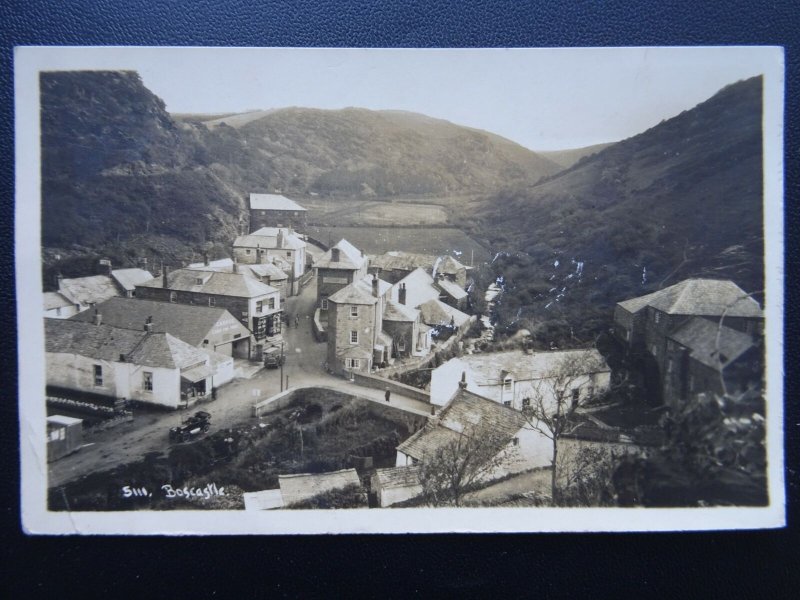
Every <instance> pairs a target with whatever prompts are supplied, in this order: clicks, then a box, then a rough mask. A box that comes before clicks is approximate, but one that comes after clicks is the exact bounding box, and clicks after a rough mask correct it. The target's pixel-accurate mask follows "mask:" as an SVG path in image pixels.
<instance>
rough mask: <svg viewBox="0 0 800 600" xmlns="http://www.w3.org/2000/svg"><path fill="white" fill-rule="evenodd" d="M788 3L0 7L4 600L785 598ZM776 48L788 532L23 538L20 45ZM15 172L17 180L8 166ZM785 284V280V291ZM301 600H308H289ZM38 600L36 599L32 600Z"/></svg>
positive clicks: (790, 171)
mask: <svg viewBox="0 0 800 600" xmlns="http://www.w3.org/2000/svg"><path fill="white" fill-rule="evenodd" d="M799 12H800V10H798V5H797V2H796V1H787V0H778V1H773V2H753V1H752V0H749V1H746V0H733V1H727V2H721V1H717V0H714V1H711V2H709V1H702V0H689V1H687V0H681V1H674V0H665V1H661V2H655V1H654V2H631V1H624V0H612V1H603V0H595V1H589V0H581V1H577V0H573V1H560V2H559V1H556V0H551V1H549V2H514V1H494V2H487V1H483V2H481V1H477V0H466V1H463V2H456V1H453V2H437V1H432V0H427V1H425V0H416V1H407V2H401V1H396V2H367V1H364V0H349V1H332V0H312V1H309V2H292V1H283V2H256V1H252V0H248V1H242V0H228V1H218V2H214V1H211V0H205V1H201V2H188V1H185V0H177V1H172V2H153V1H148V0H127V1H122V0H106V1H99V0H98V1H89V0H83V1H74V2H69V1H68V0H53V1H49V2H47V1H41V0H34V1H30V0H29V1H25V2H22V1H18V0H12V1H10V2H9V1H8V0H5V1H3V2H2V4H1V5H0V35H1V36H2V45H1V47H0V142H1V143H2V146H1V147H0V193H1V194H2V196H1V198H2V202H0V211H2V212H1V213H0V244H2V250H1V251H0V257H1V258H2V262H0V269H1V270H2V271H1V274H2V278H3V279H2V281H3V285H2V286H0V306H2V318H3V323H4V324H5V328H4V329H3V331H4V332H5V333H6V335H5V339H6V343H5V344H4V345H3V346H2V351H1V352H0V358H2V364H1V365H0V367H2V373H3V383H4V389H3V390H2V392H3V393H2V394H0V418H1V419H2V426H3V429H2V435H0V440H1V441H2V453H0V461H2V462H0V465H2V468H3V472H4V473H6V474H7V477H6V479H5V485H3V486H0V489H2V502H1V503H0V511H2V513H3V516H4V517H5V519H4V524H5V525H6V527H5V528H4V529H3V530H2V531H3V532H4V533H3V534H2V536H3V540H1V541H2V542H3V543H2V544H0V547H2V560H1V561H0V565H2V566H0V569H2V570H3V571H4V573H3V572H0V581H2V582H3V583H2V585H3V586H4V587H3V591H6V592H7V593H3V594H2V596H4V597H9V598H11V597H21V596H22V593H23V591H26V592H28V593H30V592H31V591H35V590H41V591H45V590H47V591H48V592H50V593H56V592H58V593H64V594H65V593H66V592H67V591H71V592H73V593H78V594H81V595H82V596H84V597H94V596H99V595H106V596H108V597H112V598H113V597H117V596H120V595H122V594H123V593H125V592H127V593H130V594H134V595H137V596H138V595H146V596H149V597H166V596H169V597H172V598H183V597H187V596H188V595H189V594H190V592H194V593H202V594H203V596H207V595H210V594H211V593H212V592H214V593H215V594H216V595H217V596H219V597H227V596H228V595H233V594H236V595H238V596H240V597H265V596H267V595H270V596H273V595H278V596H288V597H297V596H299V595H302V596H303V597H307V596H312V597H316V596H318V597H331V596H347V597H349V596H352V595H354V594H355V593H357V592H359V591H361V592H367V593H368V594H369V595H370V596H381V597H383V596H389V597H396V596H406V595H409V594H414V595H424V596H430V595H434V594H436V595H441V594H442V593H444V594H446V595H459V596H463V595H467V596H475V595H481V596H491V597H496V596H501V595H510V596H513V597H517V596H525V597H527V596H534V595H535V596H544V597H561V596H567V595H578V594H580V595H581V596H583V595H586V594H587V593H588V591H589V590H590V589H593V588H594V587H596V586H600V587H602V588H604V589H605V591H606V592H608V593H609V594H612V595H613V596H615V597H616V596H628V595H635V596H642V595H646V596H647V597H649V596H651V595H661V594H664V595H669V596H673V597H680V598H683V597H685V596H687V595H689V596H691V595H698V596H703V597H705V596H709V595H712V594H713V595H714V596H716V597H727V596H730V595H733V596H738V595H743V596H748V597H768V598H772V597H778V596H786V595H791V594H790V590H791V589H795V592H796V590H797V589H798V587H797V585H796V583H795V585H793V586H792V585H791V584H790V580H794V581H795V582H796V581H797V577H798V576H797V571H798V568H797V567H798V565H797V562H798V561H797V556H798V554H797V551H798V543H797V542H798V537H797V529H796V522H797V519H796V506H797V492H798V475H797V471H796V468H795V467H796V466H797V457H798V455H800V453H799V452H798V435H797V431H798V423H799V422H800V416H798V406H797V405H798V401H797V381H796V380H797V378H796V375H795V372H796V367H794V368H792V367H793V366H794V365H795V363H797V359H796V358H795V360H792V358H794V357H796V356H797V345H796V341H795V339H796V337H797V334H798V328H797V312H798V311H797V308H796V306H797V302H796V300H797V284H796V274H797V256H796V252H797V243H796V242H797V225H798V206H797V195H798V172H797V171H798V168H797V167H798V164H800V156H798V144H797V136H798V134H797V121H798V101H797V96H798V94H797V92H798V79H797V77H798V69H797V66H798V55H797V50H798V46H797V42H798V31H799V30H800V22H799V21H800V19H798V13H799ZM729 44H735V45H749V44H757V45H783V46H786V48H787V53H786V65H787V84H786V124H787V134H786V154H785V167H786V173H787V175H786V207H787V210H786V234H787V249H789V250H790V251H789V252H787V256H786V273H788V274H790V278H789V280H788V281H787V298H786V317H787V324H786V355H787V357H789V358H787V367H788V368H787V381H786V383H787V387H786V398H788V399H789V401H788V402H787V403H786V423H787V426H786V435H787V448H786V462H787V465H788V467H789V468H788V470H787V477H788V488H789V489H788V494H789V499H790V502H791V504H790V511H789V519H790V528H789V529H787V530H783V531H775V532H750V533H718V534H659V535H638V534H629V535H587V536H577V535H563V534H562V535H535V536H532V535H517V536H379V537H356V536H342V537H336V538H331V537H328V538H286V537H283V538H245V539H241V538H237V539H233V538H223V539H210V538H206V539H191V540H181V539H156V540H151V539H114V538H102V539H92V538H88V539H87V538H63V539H57V538H26V537H24V536H23V535H22V534H21V532H20V525H19V498H18V487H17V485H18V456H17V453H18V450H17V447H18V445H17V440H18V439H19V438H18V434H19V431H18V428H17V413H16V400H15V392H16V386H15V373H16V351H15V350H16V344H15V335H14V326H13V324H14V315H15V307H14V289H13V284H12V282H13V272H14V271H13V269H14V266H13V169H14V164H13V134H12V132H13V93H12V86H13V81H12V73H13V70H12V68H13V65H12V48H13V46H15V45H178V46H187V45H195V46H331V47H333V46H336V47H343V46H375V47H414V46H422V47H482V46H501V47H508V46H640V45H729ZM17 168H25V165H18V166H17ZM793 276H794V277H793ZM301 592H302V594H301ZM39 596H40V594H34V595H32V596H31V597H39Z"/></svg>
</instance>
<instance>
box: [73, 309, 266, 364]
mask: <svg viewBox="0 0 800 600" xmlns="http://www.w3.org/2000/svg"><path fill="white" fill-rule="evenodd" d="M95 314H100V315H101V319H102V322H103V323H105V324H107V325H111V326H112V327H119V328H121V329H133V330H137V331H138V330H142V329H143V328H144V327H145V326H146V325H147V324H149V327H150V330H151V331H153V332H156V333H161V332H163V333H169V334H170V335H173V336H175V337H176V338H178V339H179V340H181V341H184V342H186V343H187V344H189V345H190V346H194V347H196V348H200V349H202V350H211V351H213V352H215V353H217V354H221V355H223V356H230V357H234V358H248V357H249V356H250V344H251V340H252V335H251V334H250V330H249V329H247V327H245V326H244V325H242V324H241V323H240V322H239V320H238V319H236V318H235V317H234V316H233V315H231V314H230V313H229V312H228V311H227V310H225V309H224V308H218V307H209V306H196V305H195V306H192V305H188V304H171V303H169V302H156V301H154V300H141V299H133V298H111V299H109V300H106V301H105V302H102V303H100V304H98V305H97V306H96V307H95V311H87V312H83V313H80V314H77V315H75V316H74V317H73V320H75V321H85V322H91V321H93V320H94V319H95V318H96V317H95Z"/></svg>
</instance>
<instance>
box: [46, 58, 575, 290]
mask: <svg viewBox="0 0 800 600" xmlns="http://www.w3.org/2000/svg"><path fill="white" fill-rule="evenodd" d="M41 108H42V112H41V124H42V206H43V212H42V215H43V218H42V242H43V246H44V252H43V259H44V263H45V281H46V282H47V283H48V284H49V283H50V282H51V280H52V279H53V276H54V271H55V269H58V270H61V271H62V272H63V274H64V275H65V276H70V275H77V274H80V272H81V271H85V269H86V264H87V261H88V263H91V261H92V260H94V259H96V258H98V257H100V256H103V257H107V258H111V259H112V262H113V264H115V265H117V266H125V265H131V264H133V263H134V261H135V258H136V257H147V258H149V259H150V260H151V261H153V260H155V261H160V260H164V261H166V262H167V263H173V264H174V263H176V262H182V261H184V260H187V259H191V258H193V257H194V258H196V257H197V256H199V254H198V253H199V252H200V251H201V250H204V249H205V250H211V251H212V253H214V252H215V249H217V250H219V252H225V251H226V249H227V247H228V245H229V244H230V242H231V241H232V240H233V238H234V237H235V234H236V231H237V227H238V223H239V220H240V217H241V216H242V215H243V214H244V213H245V211H246V198H247V197H248V195H249V193H250V192H254V191H255V192H258V191H264V192H271V191H274V190H277V189H280V190H282V192H283V193H285V194H288V195H290V196H291V195H293V194H299V195H305V194H309V193H315V194H317V195H319V196H321V197H332V198H334V201H335V198H336V197H339V198H341V197H358V198H370V197H379V198H386V197H393V196H399V195H418V196H436V195H442V194H452V193H469V194H474V193H488V192H490V191H493V190H496V189H498V188H499V187H501V186H503V185H507V184H509V183H510V182H514V183H523V182H528V183H530V182H534V181H537V180H538V179H539V178H541V177H542V176H546V175H551V174H553V173H555V172H557V171H558V170H559V167H558V166H557V165H555V163H552V162H550V161H548V160H545V159H542V158H540V157H538V156H537V155H536V154H534V153H533V152H530V151H529V150H526V149H525V148H522V147H521V146H518V145H517V144H514V143H512V142H510V141H508V140H505V139H503V138H500V137H498V136H495V135H492V134H489V133H486V132H482V131H477V130H473V129H468V128H465V127H459V126H458V125H454V124H452V123H448V122H446V121H440V120H436V119H430V118H428V117H425V116H423V115H417V114H412V113H403V112H397V111H385V112H375V111H369V110H364V109H345V110H337V111H324V110H315V109H300V108H289V109H278V110H274V109H273V110H265V111H254V112H251V113H246V114H241V115H236V114H228V115H195V116H192V115H179V116H177V117H175V118H173V116H171V115H170V114H169V113H167V111H166V110H165V105H164V102H163V101H162V100H161V99H160V98H158V97H157V96H155V95H154V94H153V93H152V92H150V91H149V90H148V89H147V88H146V87H145V86H144V84H143V83H142V80H141V78H140V77H139V75H138V74H137V73H135V72H132V71H72V72H47V73H42V75H41ZM57 260H58V261H59V262H58V265H56V261H57Z"/></svg>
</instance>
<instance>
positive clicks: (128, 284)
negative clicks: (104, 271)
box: [111, 268, 153, 292]
mask: <svg viewBox="0 0 800 600" xmlns="http://www.w3.org/2000/svg"><path fill="white" fill-rule="evenodd" d="M111 277H113V278H114V280H115V281H116V282H117V283H118V284H119V285H120V287H121V288H122V289H123V290H125V291H126V292H132V291H133V290H135V289H136V286H137V285H139V284H140V283H144V282H145V281H150V280H151V279H152V278H153V275H152V274H151V273H150V271H145V270H144V269H138V268H133V269H114V270H113V271H111Z"/></svg>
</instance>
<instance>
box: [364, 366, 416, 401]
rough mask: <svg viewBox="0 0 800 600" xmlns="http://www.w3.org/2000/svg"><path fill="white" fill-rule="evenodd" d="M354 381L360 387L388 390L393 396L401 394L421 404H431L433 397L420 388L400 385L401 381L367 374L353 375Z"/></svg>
mask: <svg viewBox="0 0 800 600" xmlns="http://www.w3.org/2000/svg"><path fill="white" fill-rule="evenodd" d="M353 381H354V382H355V383H356V384H357V385H360V386H363V387H368V388H372V389H374V390H386V389H388V390H389V391H390V392H392V393H393V394H399V395H401V396H406V397H408V398H413V399H414V400H419V401H420V402H427V403H429V404H430V401H431V396H430V394H429V393H428V392H426V391H424V390H421V389H419V388H415V387H412V386H410V385H406V384H404V383H400V382H399V381H392V380H391V379H385V378H383V377H378V376H377V375H367V374H366V373H357V372H354V373H353Z"/></svg>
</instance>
